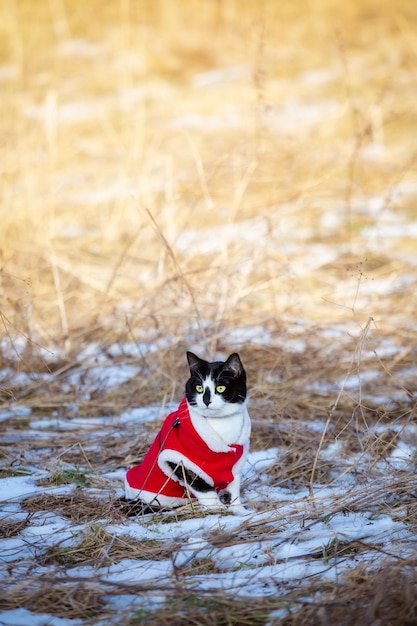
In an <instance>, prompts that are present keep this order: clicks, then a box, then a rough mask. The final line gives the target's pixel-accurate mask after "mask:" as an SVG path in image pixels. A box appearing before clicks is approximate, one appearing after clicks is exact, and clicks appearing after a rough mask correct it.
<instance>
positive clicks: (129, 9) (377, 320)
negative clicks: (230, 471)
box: [0, 0, 417, 403]
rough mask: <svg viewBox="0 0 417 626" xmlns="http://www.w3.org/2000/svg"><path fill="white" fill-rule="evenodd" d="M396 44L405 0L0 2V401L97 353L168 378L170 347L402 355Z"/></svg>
mask: <svg viewBox="0 0 417 626" xmlns="http://www.w3.org/2000/svg"><path fill="white" fill-rule="evenodd" d="M416 57H417V5H416V3H413V2H410V1H409V0H397V2H395V3H393V2H389V1H388V0H379V1H377V0H351V1H350V2H340V1H338V0H297V1H294V0H282V1H280V2H277V1H275V0H260V1H258V2H252V1H249V0H246V1H245V0H181V1H180V0H178V1H177V0H137V1H135V0H105V1H103V0H100V1H98V0H91V1H90V2H88V3H86V2H82V1H81V0H48V1H45V2H40V1H39V2H36V1H35V2H34V1H33V0H3V1H2V2H1V5H0V92H1V98H0V155H1V157H0V163H1V187H0V215H1V229H0V259H1V271H0V289H1V291H0V298H1V299H0V317H1V319H0V321H1V326H0V327H1V333H0V336H1V337H2V338H1V342H0V357H1V367H2V377H3V381H4V382H3V388H2V400H3V401H4V402H5V403H8V402H10V401H14V400H16V399H19V398H21V397H23V396H27V394H28V393H29V391H30V393H32V394H33V393H34V390H36V389H38V386H39V382H40V381H42V380H43V379H42V376H43V374H45V375H46V374H48V375H49V374H51V372H53V373H54V380H58V378H59V376H60V375H61V374H64V373H66V372H68V371H69V370H70V369H71V368H73V367H74V364H78V367H80V364H84V366H85V368H87V369H88V367H90V368H91V367H92V363H93V362H94V364H96V363H97V359H99V356H100V358H101V359H102V360H101V363H104V362H105V365H106V367H109V363H111V364H114V363H118V364H120V363H121V362H122V361H123V362H124V363H126V362H129V360H133V361H135V362H137V361H138V360H140V361H141V362H142V365H143V368H144V370H143V371H145V369H146V371H147V389H149V382H150V381H151V382H152V365H151V364H152V363H158V367H159V368H160V369H161V368H162V371H163V380H164V381H165V387H164V389H165V391H166V393H168V394H169V393H172V394H174V392H175V390H176V386H175V385H176V383H175V380H176V378H177V369H176V368H178V363H179V362H181V365H183V361H185V359H184V356H183V355H184V350H185V349H187V348H191V349H194V350H195V351H197V352H198V353H199V354H201V355H202V356H207V357H214V356H216V355H217V354H218V353H219V352H220V353H223V352H224V351H227V350H229V349H230V350H235V349H242V350H243V351H244V352H245V350H246V354H247V355H248V357H249V356H252V357H253V359H254V361H253V363H254V365H253V370H254V371H255V369H256V368H255V363H256V364H257V366H258V365H259V364H260V363H261V364H262V363H263V364H264V365H265V364H267V363H268V364H269V366H270V368H271V371H272V370H273V368H274V367H275V368H276V367H277V359H278V357H277V354H278V353H279V351H280V350H281V351H287V352H288V351H289V352H291V353H293V354H298V355H307V354H308V355H309V358H315V355H317V350H321V349H322V348H323V345H324V346H326V351H325V357H323V358H324V361H325V362H329V365H331V366H332V367H333V366H334V363H333V365H332V361H331V359H329V354H330V353H332V354H333V352H334V359H335V360H337V359H338V356H340V349H342V347H343V345H345V344H346V341H349V340H350V338H351V336H354V337H356V339H357V338H358V337H359V338H360V337H362V338H363V336H364V333H365V334H367V336H368V333H370V332H371V331H372V332H373V333H374V335H373V336H374V339H373V341H374V342H375V343H373V344H372V346H373V347H375V345H377V344H378V345H379V344H380V342H383V343H382V344H381V345H382V347H381V350H384V355H387V354H388V355H389V354H394V353H395V355H396V356H395V358H396V359H397V358H398V354H401V355H403V356H404V355H405V354H406V355H408V356H409V357H410V358H412V359H415V351H416V332H415V319H416V298H415V293H416V289H417V274H416V265H417V256H416V238H417V205H416V198H417V171H416V156H417V150H416V140H415V133H416V124H417V108H416V93H417V80H416V67H417V58H416ZM259 350H260V351H261V352H259ZM390 350H391V352H390ZM272 352H273V353H274V356H273V357H272V356H271V353H272ZM378 354H379V355H381V354H382V352H379V353H378ZM103 355H104V356H103ZM410 355H411V356H410ZM412 355H414V356H412ZM92 356H93V357H94V358H93V361H91V358H92ZM256 356H257V358H258V360H257V361H256V359H255V357H256ZM272 358H273V361H271V359H272ZM299 358H300V359H301V358H302V356H299ZM89 359H90V360H89ZM259 359H261V360H259ZM99 360H100V359H99ZM412 362H414V361H412ZM88 364H89V365H88ZM394 365H395V364H394ZM87 366H88V367H87ZM250 367H251V365H250V364H249V368H250ZM282 367H284V365H282ZM311 368H312V365H311V362H310V365H309V370H311ZM109 371H110V370H109V369H107V372H109ZM121 371H122V370H119V375H120V372H121ZM390 371H391V370H390ZM319 375H320V372H318V373H317V376H319ZM19 376H20V378H19ZM126 376H127V379H128V378H129V375H128V374H126ZM155 376H156V374H155ZM28 377H29V378H28ZM61 380H62V379H61ZM155 380H158V381H159V382H158V384H155V388H154V389H153V391H152V390H151V391H150V392H149V393H150V394H151V396H152V397H153V395H152V394H154V396H155V397H156V395H157V394H158V393H160V389H159V387H160V384H161V383H160V379H159V378H157V379H155ZM119 382H123V376H122V377H121V379H120V380H119ZM77 384H80V378H78V379H77ZM95 384H96V385H97V380H96V382H95ZM151 387H152V385H151ZM60 389H61V392H62V390H63V387H62V384H61V387H60ZM96 393H97V395H100V388H97V389H96ZM141 393H143V394H145V393H147V392H145V390H144V389H142V391H141ZM142 398H143V400H144V401H145V400H146V399H148V396H147V395H146V396H144V395H142ZM136 401H137V399H136Z"/></svg>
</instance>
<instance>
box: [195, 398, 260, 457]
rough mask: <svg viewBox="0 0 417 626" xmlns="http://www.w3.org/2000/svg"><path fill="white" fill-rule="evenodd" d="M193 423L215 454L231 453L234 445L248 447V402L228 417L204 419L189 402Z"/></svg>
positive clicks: (238, 406)
mask: <svg viewBox="0 0 417 626" xmlns="http://www.w3.org/2000/svg"><path fill="white" fill-rule="evenodd" d="M187 404H188V410H189V413H190V419H191V423H192V425H193V426H194V428H195V429H196V431H197V432H198V434H199V435H200V437H201V438H202V439H203V440H204V441H205V442H206V444H207V446H208V447H209V448H210V450H213V452H229V451H230V449H231V448H232V447H233V444H240V445H243V446H244V447H245V446H247V445H248V442H249V435H250V418H249V413H248V410H247V408H246V402H245V403H243V404H239V405H236V408H237V411H236V413H233V414H232V415H230V416H227V417H217V418H216V417H202V415H200V413H199V412H198V411H197V410H196V409H195V408H194V407H193V406H191V405H190V404H189V403H188V402H187Z"/></svg>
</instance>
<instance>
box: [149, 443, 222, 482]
mask: <svg viewBox="0 0 417 626" xmlns="http://www.w3.org/2000/svg"><path fill="white" fill-rule="evenodd" d="M168 463H175V465H179V466H181V465H184V467H185V468H187V469H189V470H191V471H192V472H194V474H197V476H199V477H200V478H202V479H203V480H205V481H206V483H207V484H208V485H210V486H211V487H213V489H214V480H213V479H212V477H211V476H209V475H208V474H206V472H204V471H203V470H202V469H201V467H199V466H198V465H197V464H196V463H194V462H193V461H191V460H190V459H189V458H187V457H186V456H184V455H183V454H181V452H178V451H177V450H170V449H169V448H164V450H161V452H160V453H159V456H158V465H159V467H160V468H161V470H162V471H163V472H164V474H166V475H167V476H168V477H169V478H172V480H175V481H177V483H182V481H180V479H179V478H177V476H175V474H174V473H173V471H172V467H170V466H169V465H168Z"/></svg>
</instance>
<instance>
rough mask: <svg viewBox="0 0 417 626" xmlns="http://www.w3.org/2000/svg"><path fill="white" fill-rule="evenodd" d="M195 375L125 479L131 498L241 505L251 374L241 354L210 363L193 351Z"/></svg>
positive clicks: (167, 503) (192, 371)
mask: <svg viewBox="0 0 417 626" xmlns="http://www.w3.org/2000/svg"><path fill="white" fill-rule="evenodd" d="M187 359H188V364H189V367H190V378H189V379H188V381H187V383H186V385H185V397H184V398H183V400H182V402H181V403H180V405H179V407H178V409H177V410H176V411H174V412H173V413H170V415H168V417H167V418H166V419H165V421H164V423H163V425H162V428H161V430H160V431H159V433H158V434H157V436H156V438H155V440H154V442H153V444H152V446H151V447H150V449H149V450H148V452H147V454H146V456H145V458H144V459H143V461H142V463H141V464H140V465H137V466H135V467H133V468H131V469H130V470H129V471H128V472H127V474H126V479H125V491H126V498H127V499H129V500H139V501H142V502H145V503H147V504H150V505H157V506H163V507H176V506H180V505H182V504H185V503H187V502H189V501H190V500H193V499H197V500H198V502H199V503H200V504H202V505H203V506H205V507H207V508H216V507H224V506H230V505H235V506H238V505H240V504H241V500H240V480H241V479H240V477H241V471H242V468H243V465H244V463H245V460H246V457H247V454H248V451H249V436H250V428H251V426H250V418H249V413H248V410H247V391H246V373H245V370H244V367H243V365H242V362H241V360H240V357H239V355H238V354H236V353H234V354H231V355H230V356H229V357H228V358H227V359H226V361H215V362H208V361H205V360H204V359H201V358H199V357H198V356H196V355H195V354H193V353H192V352H187Z"/></svg>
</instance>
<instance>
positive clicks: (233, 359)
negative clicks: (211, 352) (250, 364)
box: [223, 352, 245, 378]
mask: <svg viewBox="0 0 417 626" xmlns="http://www.w3.org/2000/svg"><path fill="white" fill-rule="evenodd" d="M224 370H228V371H229V372H231V373H232V375H233V377H234V378H237V377H238V376H241V374H243V373H244V371H245V370H244V368H243V365H242V361H241V360H240V357H239V355H238V354H237V352H234V353H233V354H231V355H230V356H229V358H228V359H227V361H225V364H224V365H223V371H224Z"/></svg>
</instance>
